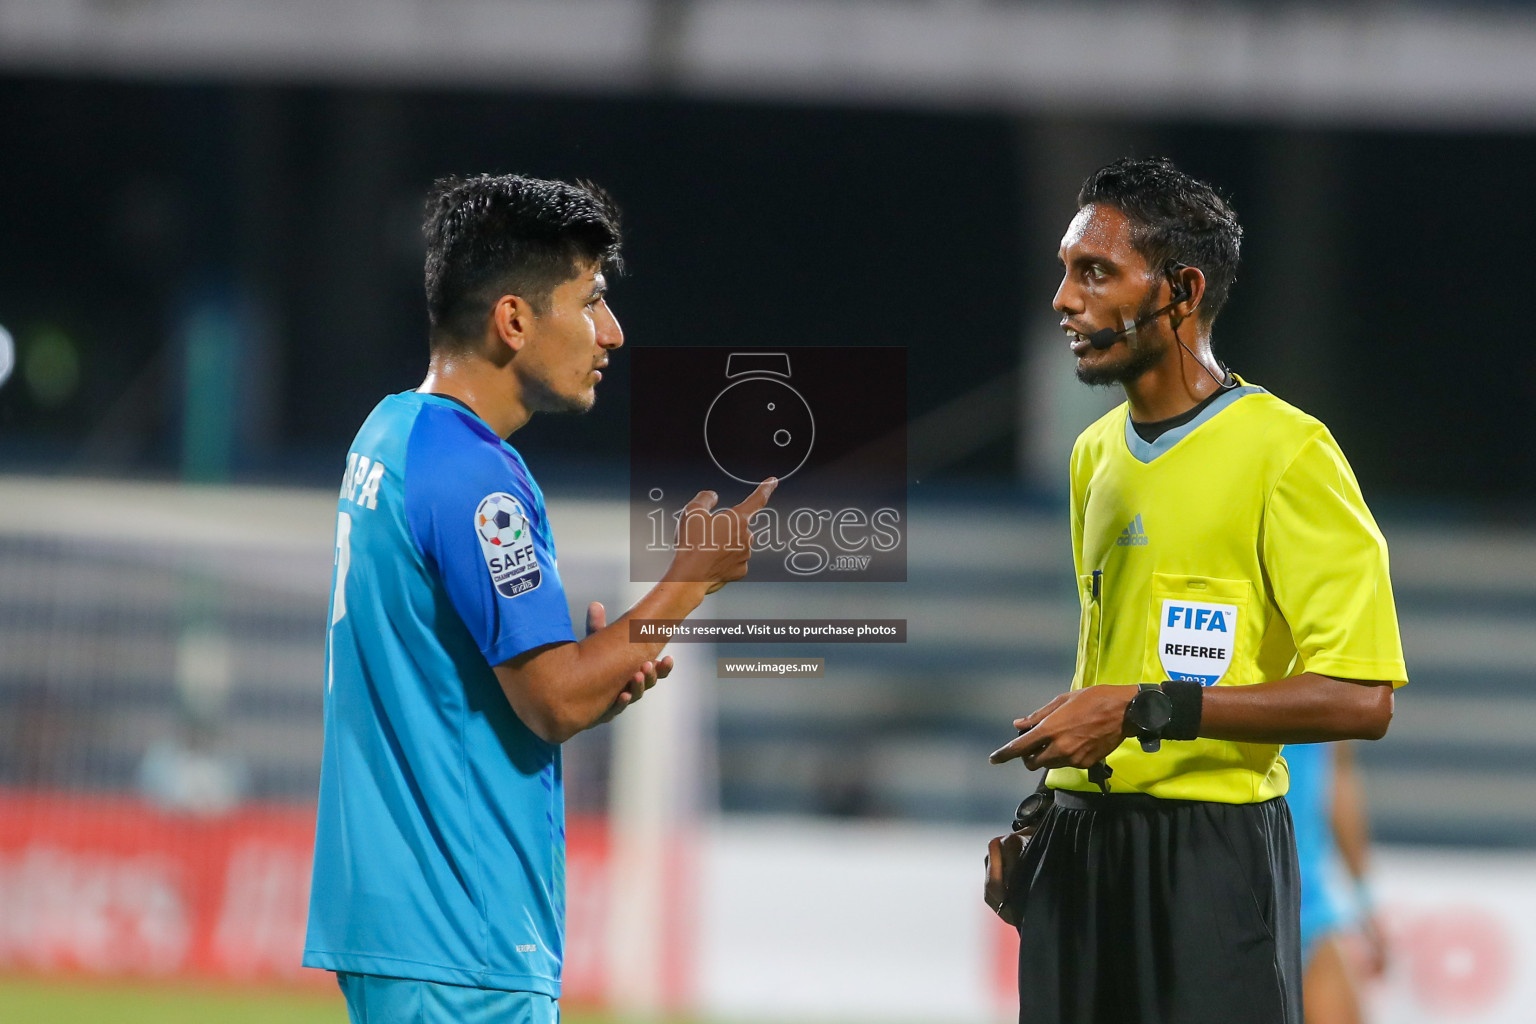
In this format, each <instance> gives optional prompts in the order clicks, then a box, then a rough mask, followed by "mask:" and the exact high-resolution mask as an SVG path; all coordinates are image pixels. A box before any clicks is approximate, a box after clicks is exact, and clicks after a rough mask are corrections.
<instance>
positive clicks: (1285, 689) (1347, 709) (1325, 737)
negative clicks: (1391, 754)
mask: <svg viewBox="0 0 1536 1024" xmlns="http://www.w3.org/2000/svg"><path fill="white" fill-rule="evenodd" d="M1391 722H1392V686H1391V684H1390V683H1371V682H1353V681H1350V680H1345V679H1334V678H1332V677H1330V676H1322V675H1317V674H1315V673H1312V672H1306V673H1303V674H1302V675H1299V676H1292V677H1290V678H1289V679H1278V680H1275V681H1274V682H1269V683H1255V684H1253V685H1251V686H1212V687H1210V688H1208V689H1207V690H1205V692H1204V694H1203V703H1202V707H1201V713H1200V735H1201V736H1202V737H1205V738H1208V739H1216V740H1235V741H1237V742H1242V743H1324V742H1328V741H1331V740H1352V739H1361V740H1375V739H1380V738H1381V737H1382V736H1384V735H1386V732H1387V727H1388V726H1389V725H1390V724H1391Z"/></svg>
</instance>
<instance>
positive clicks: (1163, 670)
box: [1050, 381, 1408, 804]
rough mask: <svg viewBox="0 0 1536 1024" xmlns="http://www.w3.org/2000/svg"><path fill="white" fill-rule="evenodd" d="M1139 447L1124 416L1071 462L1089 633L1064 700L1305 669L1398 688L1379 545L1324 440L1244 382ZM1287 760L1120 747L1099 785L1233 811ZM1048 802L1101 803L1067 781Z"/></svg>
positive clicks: (1215, 744)
mask: <svg viewBox="0 0 1536 1024" xmlns="http://www.w3.org/2000/svg"><path fill="white" fill-rule="evenodd" d="M1239 385H1240V386H1238V387H1236V388H1233V389H1232V390H1231V391H1229V392H1227V393H1226V394H1223V395H1221V396H1220V397H1219V398H1217V399H1216V400H1215V401H1214V402H1212V403H1211V404H1210V405H1209V406H1207V407H1206V408H1205V409H1204V410H1202V411H1201V413H1200V415H1199V416H1197V417H1196V418H1195V419H1194V420H1192V421H1190V422H1189V423H1187V424H1184V425H1183V426H1180V427H1175V428H1174V429H1172V430H1169V431H1168V432H1166V433H1164V434H1163V435H1162V436H1161V437H1159V438H1157V440H1155V441H1152V442H1147V441H1143V440H1142V439H1141V437H1140V436H1138V435H1137V434H1136V432H1135V430H1134V429H1132V427H1131V423H1130V413H1129V407H1128V406H1127V405H1121V406H1120V407H1119V408H1117V409H1115V410H1114V411H1113V412H1110V413H1109V414H1108V415H1106V416H1104V417H1103V418H1101V419H1100V420H1099V421H1098V422H1096V423H1094V424H1093V425H1092V426H1091V427H1089V428H1088V429H1087V430H1085V431H1084V432H1083V434H1082V436H1081V437H1079V438H1078V439H1077V444H1076V446H1075V447H1074V448H1073V451H1072V551H1073V559H1074V562H1075V564H1076V567H1077V578H1078V595H1079V598H1080V600H1081V604H1082V620H1081V625H1080V627H1079V631H1078V647H1077V671H1076V674H1075V675H1074V677H1073V680H1072V688H1073V689H1074V690H1075V689H1078V688H1080V687H1084V686H1093V685H1095V684H1096V683H1155V682H1161V681H1162V680H1165V679H1197V680H1199V681H1200V682H1202V683H1204V684H1205V685H1208V686H1211V685H1214V686H1242V685H1245V684H1248V683H1258V682H1265V681H1268V680H1271V679H1283V678H1285V677H1287V676H1293V675H1297V674H1298V673H1301V672H1316V673H1319V674H1322V675H1328V676H1336V677H1339V678H1344V679H1379V680H1391V681H1392V682H1393V684H1394V685H1399V686H1400V685H1402V684H1403V683H1405V682H1407V680H1408V675H1407V670H1406V668H1405V667H1404V664H1403V648H1402V640H1401V639H1400V637H1399V636H1398V629H1397V610H1396V608H1395V607H1394V605H1393V602H1392V582H1391V580H1390V578H1389V577H1388V574H1387V544H1386V541H1385V540H1384V539H1383V538H1382V535H1381V531H1380V530H1378V529H1377V527H1376V522H1375V520H1374V519H1372V518H1371V513H1370V510H1369V509H1367V508H1366V507H1365V501H1364V499H1363V498H1362V497H1361V495H1360V485H1359V484H1358V483H1356V481H1355V475H1354V473H1353V472H1352V471H1351V470H1350V468H1349V463H1348V462H1346V461H1345V459H1344V454H1343V452H1341V451H1340V450H1339V446H1338V444H1337V443H1336V442H1335V441H1334V439H1333V437H1332V435H1331V434H1329V433H1328V429H1327V428H1326V427H1324V426H1323V425H1322V423H1320V422H1319V421H1318V420H1316V419H1314V418H1313V417H1311V416H1308V415H1307V414H1306V413H1303V412H1302V411H1300V410H1299V409H1297V408H1295V407H1294V406H1291V405H1288V404H1287V403H1285V402H1283V401H1281V400H1280V399H1278V398H1276V397H1275V396H1273V395H1271V394H1269V393H1268V392H1267V391H1265V390H1264V389H1263V388H1259V387H1254V386H1252V385H1249V384H1247V383H1246V382H1242V381H1239ZM1279 754H1280V747H1279V746H1278V745H1276V744H1268V743H1233V742H1228V741H1226V740H1211V739H1197V740H1187V741H1171V740H1164V741H1163V744H1162V750H1160V751H1159V752H1157V753H1155V754H1148V753H1144V752H1143V751H1142V749H1141V746H1140V744H1139V743H1138V742H1137V741H1136V740H1135V739H1134V738H1132V739H1127V740H1126V741H1125V742H1124V743H1122V744H1121V745H1120V746H1119V748H1118V749H1116V750H1115V751H1114V753H1112V754H1111V755H1110V757H1109V765H1110V767H1111V768H1113V769H1114V775H1113V776H1112V777H1111V779H1110V789H1111V791H1112V792H1119V793H1148V794H1151V795H1152V796H1155V797H1162V798H1164V799H1170V800H1210V801H1215V802H1218V803H1230V804H1244V803H1256V802H1258V801H1261V800H1268V799H1270V798H1271V797H1276V796H1281V795H1283V794H1284V793H1285V791H1286V789H1287V788H1288V786H1289V781H1290V780H1289V776H1288V774H1287V772H1286V768H1285V761H1284V760H1283V759H1282V758H1280V756H1279ZM1050 785H1051V786H1052V787H1054V788H1057V789H1076V790H1082V791H1085V792H1098V787H1097V786H1096V785H1094V784H1093V783H1091V782H1089V781H1088V775H1087V772H1085V771H1083V770H1082V769H1078V768H1057V769H1054V770H1053V771H1052V772H1051V774H1050Z"/></svg>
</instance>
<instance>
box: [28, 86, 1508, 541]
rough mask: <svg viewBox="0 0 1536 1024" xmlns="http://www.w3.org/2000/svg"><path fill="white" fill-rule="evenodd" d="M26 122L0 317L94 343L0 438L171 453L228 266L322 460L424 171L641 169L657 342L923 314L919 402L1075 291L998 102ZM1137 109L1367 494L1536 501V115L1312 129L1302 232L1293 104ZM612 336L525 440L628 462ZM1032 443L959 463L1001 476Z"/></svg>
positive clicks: (76, 98)
mask: <svg viewBox="0 0 1536 1024" xmlns="http://www.w3.org/2000/svg"><path fill="white" fill-rule="evenodd" d="M0 124H3V125H4V126H5V129H6V131H5V134H6V150H7V154H6V158H5V159H4V160H0V186H3V194H4V197H5V198H4V200H3V202H0V324H4V325H5V326H7V327H9V328H10V329H11V330H12V331H13V332H14V333H15V334H16V335H17V338H18V341H19V343H20V344H21V346H22V349H23V354H24V355H25V353H26V351H27V348H28V346H29V345H30V344H32V343H33V342H34V341H35V339H36V338H37V337H38V336H39V334H40V332H46V331H47V330H48V329H49V328H50V327H53V328H58V329H61V330H63V331H64V332H66V333H67V334H68V335H69V336H70V337H71V338H73V339H74V340H75V342H76V344H77V345H78V346H79V350H80V353H81V367H82V369H81V378H80V385H79V388H78V391H77V392H76V393H75V395H74V397H73V398H71V399H69V400H68V401H67V402H65V403H64V404H63V405H61V406H58V407H55V408H51V409H49V408H43V407H41V406H40V405H39V403H38V402H37V401H36V399H35V398H34V396H33V395H32V394H31V393H29V391H28V390H27V388H26V387H25V386H24V381H22V380H13V381H12V382H11V383H10V384H9V385H7V386H6V387H5V388H4V389H3V390H0V470H3V469H21V468H26V469H28V470H33V471H35V470H38V469H53V470H58V471H68V470H75V469H80V470H89V471H101V470H103V469H111V470H115V471H135V472H151V473H170V472H173V471H174V467H175V462H176V451H177V448H176V445H177V442H176V423H177V412H176V408H177V405H176V402H177V399H176V395H177V393H178V392H177V387H178V385H177V369H176V368H177V365H178V359H177V357H176V355H175V354H174V353H175V350H174V346H171V345H169V344H168V342H167V338H169V337H171V336H172V335H173V333H174V327H173V325H174V324H175V323H176V318H177V315H178V310H180V309H182V308H184V304H185V302H186V301H187V298H188V296H190V295H196V294H199V293H200V290H203V289H207V288H210V287H216V286H232V287H233V288H234V289H235V290H236V291H238V292H240V293H241V294H245V295H248V296H255V297H256V301H257V304H258V306H259V308H260V310H261V323H263V324H265V325H266V329H267V331H268V333H269V334H270V336H271V337H273V338H275V339H277V341H276V343H275V344H274V345H273V346H272V347H271V349H270V351H269V352H268V354H267V356H266V357H265V358H266V364H267V365H268V366H269V367H270V372H269V374H268V378H269V379H270V381H271V387H270V392H269V393H270V398H269V400H268V401H267V402H266V404H265V405H263V404H262V402H261V400H260V398H259V396H258V397H257V398H255V399H252V400H251V401H252V403H253V409H254V411H249V415H250V417H251V419H252V424H253V426H252V427H251V428H250V435H249V438H250V439H249V441H248V443H247V444H246V446H245V449H244V451H243V454H242V457H241V460H240V467H241V474H242V475H245V476H250V477H254V478H261V479H274V478H282V479H292V480H296V481H301V482H312V481H314V480H327V481H328V480H329V479H330V477H331V476H333V475H335V472H336V471H339V470H336V469H335V467H336V466H339V464H340V463H339V461H338V460H339V458H340V457H341V456H340V454H339V453H342V452H344V450H345V445H346V443H347V441H348V440H349V439H350V437H351V434H352V432H353V431H354V430H355V429H356V426H357V425H358V423H359V422H360V421H361V419H362V418H363V416H364V415H366V413H367V411H368V410H369V409H370V408H371V407H372V405H373V404H374V402H376V401H377V399H378V397H379V396H380V395H381V394H382V393H384V392H386V391H394V390H403V389H405V388H409V387H411V386H413V385H414V384H415V383H416V382H417V380H419V378H420V374H421V371H422V368H423V365H424V359H425V341H424V334H425V315H424V312H423V308H422V301H421V298H420V277H421V271H420V242H419V238H418V233H417V230H418V222H419V217H418V211H419V203H420V200H421V197H422V195H423V194H424V192H425V189H426V187H427V186H428V184H429V183H430V181H431V179H432V178H433V177H435V176H437V175H439V174H442V173H446V172H449V171H479V170H489V171H517V172H521V173H528V174H533V175H538V176H548V177H566V178H572V177H586V178H590V179H592V180H595V181H597V182H600V183H601V184H603V185H604V186H605V187H607V188H608V189H609V190H610V191H611V192H613V194H614V195H615V196H617V197H618V199H619V201H620V203H621V205H622V206H623V207H624V209H625V212H626V217H627V229H628V244H627V246H626V258H627V260H628V262H629V265H630V273H629V274H628V275H627V276H626V277H625V278H623V279H621V280H620V281H619V282H618V283H617V286H616V287H615V289H614V291H613V295H612V302H613V305H614V308H615V310H616V312H617V313H618V315H619V317H620V320H621V321H622V322H623V324H624V326H625V329H626V335H627V339H628V342H629V343H630V344H633V345H648V344H686V345H714V344H720V345H725V344H733V345H787V344H793V345H804V344H845V345H906V346H908V348H909V367H910V374H911V378H910V379H911V387H910V393H911V401H910V403H909V404H910V408H911V410H912V412H913V413H914V414H919V413H921V412H923V411H924V410H925V409H928V408H931V407H932V406H934V405H937V404H939V403H941V402H943V401H944V400H946V399H948V398H952V397H954V396H956V395H959V394H962V393H964V392H966V391H967V390H969V389H971V388H974V387H976V386H978V385H980V384H982V383H984V382H985V381H986V380H988V379H989V377H991V376H992V375H994V374H996V373H999V372H1002V371H1004V370H1006V369H1008V368H1010V367H1011V366H1012V365H1014V364H1015V363H1016V361H1017V356H1018V351H1019V339H1020V337H1021V336H1022V333H1023V332H1024V330H1025V328H1026V325H1027V324H1028V325H1038V323H1039V322H1040V321H1041V318H1044V319H1045V321H1046V322H1047V323H1049V322H1053V316H1052V314H1051V313H1050V312H1049V309H1048V306H1049V302H1050V295H1049V293H1048V292H1047V293H1045V294H1040V295H1026V294H1024V289H1025V286H1026V284H1027V283H1029V282H1036V281H1039V280H1041V279H1042V277H1041V275H1042V274H1043V275H1049V274H1050V273H1051V267H1050V264H1051V263H1052V262H1053V261H1054V251H1053V248H1054V247H1053V246H1044V247H1041V248H1040V251H1034V248H1033V247H1031V248H1030V251H1026V233H1025V231H1024V225H1025V224H1027V223H1029V218H1028V216H1027V213H1028V211H1026V210H1025V208H1024V196H1025V190H1024V188H1023V186H1022V185H1021V181H1022V179H1023V178H1024V176H1025V171H1026V169H1027V161H1029V160H1030V159H1031V154H1030V152H1029V151H1028V150H1027V148H1026V145H1025V144H1023V143H1022V142H1021V139H1022V138H1024V137H1025V136H1023V135H1021V133H1020V132H1019V130H1018V126H1017V123H1016V122H1014V121H1012V120H1010V119H1009V118H1007V117H1005V116H1002V115H993V114H986V115H983V114H974V115H963V116H962V115H956V114H951V113H933V112H924V113H917V112H901V111H889V110H887V111H877V110H859V109H830V108H805V107H788V106H771V105H762V104H753V105H747V104H722V103H704V102H699V101H687V100H682V99H662V98H651V99H641V98H627V99H626V98H570V97H556V96H548V95H520V94H490V93H457V92H445V91H420V90H416V91H387V90H375V91H359V90H341V89H331V88H326V89H320V88H298V87H275V86H274V87H265V88H253V87H243V88H238V89H237V88H233V87H228V86H213V85H210V86H189V85H153V84H124V83H109V82H79V81H62V80H49V79H19V78H0ZM1141 131H1142V135H1143V137H1144V138H1146V139H1149V140H1150V146H1149V148H1150V149H1155V150H1158V151H1162V152H1166V153H1168V155H1170V156H1172V157H1173V158H1174V159H1175V160H1176V161H1177V162H1179V163H1180V164H1181V165H1182V166H1184V167H1185V168H1186V169H1187V170H1189V171H1191V172H1192V173H1195V174H1197V175H1199V176H1202V177H1208V178H1210V179H1212V180H1213V181H1215V182H1217V183H1218V184H1219V185H1220V186H1221V187H1222V188H1223V190H1224V191H1225V192H1227V193H1228V194H1230V195H1231V197H1232V199H1233V201H1234V203H1235V205H1236V207H1237V209H1238V211H1239V214H1240V215H1241V216H1242V217H1243V219H1244V223H1245V225H1246V227H1247V231H1248V234H1247V238H1246V241H1245V263H1244V266H1243V268H1242V270H1241V271H1240V272H1239V282H1238V284H1237V286H1236V288H1235V289H1234V293H1233V298H1232V301H1231V303H1230V304H1229V306H1228V310H1227V312H1226V313H1225V314H1224V315H1223V318H1222V321H1221V323H1220V324H1219V325H1218V328H1217V342H1218V354H1219V355H1221V356H1222V357H1223V358H1225V359H1226V360H1227V361H1228V362H1229V363H1231V364H1232V365H1233V366H1234V367H1235V368H1236V369H1238V370H1239V371H1240V372H1243V373H1244V375H1245V376H1247V377H1249V378H1250V379H1252V380H1255V381H1256V382H1259V383H1264V384H1268V385H1270V386H1271V387H1273V388H1274V389H1275V390H1277V391H1279V392H1280V393H1281V394H1282V396H1283V397H1286V398H1289V399H1291V400H1293V401H1295V402H1296V403H1297V404H1299V405H1301V406H1302V407H1303V408H1306V409H1308V410H1309V411H1312V412H1315V413H1317V414H1318V415H1320V416H1321V417H1322V418H1323V419H1324V420H1325V421H1327V422H1328V423H1329V424H1330V426H1331V427H1332V428H1333V429H1334V432H1335V434H1337V435H1338V437H1339V438H1340V441H1341V442H1342V443H1343V445H1344V447H1345V450H1346V451H1347V452H1348V453H1349V454H1350V456H1351V459H1352V461H1353V462H1354V464H1355V467H1356V470H1357V473H1358V475H1359V476H1360V477H1361V480H1362V484H1363V485H1364V486H1365V488H1366V493H1367V494H1368V495H1372V496H1375V495H1381V496H1385V497H1387V498H1395V499H1403V500H1407V501H1412V502H1427V503H1430V504H1433V505H1436V506H1439V507H1457V506H1459V507H1470V508H1475V509H1478V510H1480V511H1486V512H1503V511H1507V510H1513V511H1517V512H1519V511H1524V510H1528V509H1529V506H1530V503H1531V502H1532V499H1533V498H1536V469H1533V468H1532V466H1531V460H1530V459H1529V457H1528V456H1527V455H1526V452H1527V451H1528V450H1529V449H1530V448H1531V447H1532V442H1533V441H1536V428H1533V413H1536V408H1533V401H1532V398H1531V382H1532V381H1533V379H1536V365H1533V363H1536V358H1533V355H1532V351H1533V350H1532V348H1531V347H1530V346H1529V345H1527V344H1524V343H1523V342H1524V340H1525V332H1524V330H1523V326H1524V321H1526V320H1527V319H1528V315H1527V313H1526V310H1525V308H1524V307H1525V296H1526V293H1525V290H1524V286H1523V285H1522V284H1521V281H1522V280H1523V276H1524V270H1525V266H1526V263H1527V262H1528V261H1527V260H1525V259H1523V258H1522V257H1524V256H1525V254H1526V248H1527V246H1528V245H1529V242H1528V239H1530V238H1531V237H1533V236H1536V190H1532V189H1530V188H1529V180H1530V172H1531V168H1532V167H1533V166H1536V137H1532V136H1516V135H1467V136H1460V135H1449V134H1428V133H1424V134H1408V133H1390V134H1388V133H1361V132H1354V133H1348V134H1342V133H1341V134H1335V135H1322V136H1316V135H1314V136H1311V138H1312V139H1313V140H1314V141H1315V140H1316V139H1319V138H1321V139H1322V140H1323V142H1324V143H1325V146H1324V148H1325V150H1326V152H1327V153H1328V154H1329V160H1331V161H1332V162H1331V163H1330V164H1329V165H1328V166H1329V167H1330V168H1332V171H1331V173H1330V175H1328V176H1325V178H1324V179H1321V180H1323V181H1324V184H1325V187H1326V188H1327V190H1328V193H1329V198H1328V202H1329V203H1331V204H1334V205H1335V206H1336V208H1337V211H1338V215H1337V216H1336V217H1334V218H1332V219H1331V220H1330V222H1329V223H1328V224H1327V225H1326V227H1325V230H1323V233H1322V234H1321V235H1318V234H1315V233H1314V235H1310V236H1309V235H1305V234H1303V235H1301V236H1299V237H1301V238H1302V239H1303V241H1304V242H1305V241H1306V240H1308V239H1310V240H1311V243H1310V246H1309V245H1306V244H1304V245H1302V246H1301V249H1300V251H1301V253H1302V255H1301V256H1300V257H1298V256H1297V255H1296V254H1295V253H1294V252H1286V251H1283V247H1280V246H1277V245H1276V244H1274V240H1275V239H1276V238H1278V237H1279V236H1280V235H1281V234H1283V233H1284V231H1285V230H1286V229H1288V228H1294V225H1292V224H1290V223H1289V222H1288V220H1287V219H1286V209H1287V207H1286V205H1285V203H1286V201H1288V200H1290V199H1291V198H1293V197H1291V196H1289V195H1287V194H1286V188H1285V186H1284V182H1285V181H1286V180H1287V179H1284V178H1282V179H1281V181H1282V186H1281V187H1279V188H1278V189H1277V187H1276V186H1275V184H1274V182H1275V181H1276V175H1275V169H1276V166H1277V165H1276V159H1277V154H1285V153H1287V146H1288V145H1289V144H1290V139H1291V133H1288V132H1286V131H1283V130H1281V129H1277V128H1259V127H1251V126H1215V125H1186V124H1166V125H1155V126H1141ZM1031 137H1034V138H1038V135H1036V136H1031ZM1299 198H1309V197H1307V196H1301V197H1299ZM1063 203H1064V205H1063V207H1062V210H1061V212H1060V220H1061V224H1062V225H1063V226H1064V225H1065V222H1066V220H1067V219H1069V218H1070V215H1071V212H1072V208H1071V197H1064V198H1063ZM1035 213H1036V215H1037V216H1038V215H1039V213H1040V212H1039V211H1035ZM1290 237H1291V238H1292V239H1293V241H1294V239H1295V238H1296V237H1298V236H1296V235H1295V234H1294V232H1293V233H1292V235H1291V236H1290ZM1319 239H1321V241H1319ZM1319 352H1322V353H1323V355H1322V356H1319V355H1318V353H1319ZM615 368H616V370H617V372H616V373H614V374H612V375H610V377H609V381H608V383H607V384H606V385H605V387H604V389H603V400H602V401H601V402H600V403H599V406H598V409H597V410H596V411H595V412H593V413H592V414H590V415H589V416H587V417H584V418H581V419H579V420H568V421H564V422H561V423H560V424H559V425H558V427H557V428H556V429H546V426H547V424H543V423H541V422H540V421H537V420H536V421H535V422H534V424H533V425H531V426H530V427H529V428H528V429H527V431H526V432H525V433H524V434H520V435H519V446H520V447H522V448H523V449H524V450H525V451H527V452H528V453H529V455H530V458H531V459H534V460H538V459H539V458H540V457H541V456H542V457H543V458H544V459H545V460H547V461H550V462H553V461H557V460H558V461H561V462H563V463H565V464H571V463H572V462H579V461H581V459H590V460H592V461H595V462H600V463H609V464H614V465H617V464H619V462H620V461H621V460H622V458H623V455H624V452H625V445H626V434H627V421H628V402H627V400H626V398H625V391H626V389H627V375H626V373H625V371H624V365H623V361H622V359H620V360H618V361H617V362H616V366H615ZM259 376H260V375H259V374H258V375H257V378H259ZM251 391H252V393H253V394H254V393H259V392H261V389H260V388H259V387H253V388H252V389H251ZM1012 443H1013V442H1012V440H1011V439H1010V440H1006V441H999V442H997V443H994V444H993V445H991V446H989V447H988V448H986V449H984V450H983V451H981V452H979V453H978V454H977V455H975V456H974V457H971V458H969V459H967V460H966V461H964V462H963V463H960V464H957V465H955V466H952V467H950V469H949V474H950V476H951V477H953V478H977V477H979V478H991V479H993V480H996V481H1004V480H1006V479H1007V478H1008V477H1009V476H1010V474H1011V473H1012V466H1013V452H1012V448H1011V445H1012ZM572 456H578V457H580V458H578V459H572V458H571V457H572Z"/></svg>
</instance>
